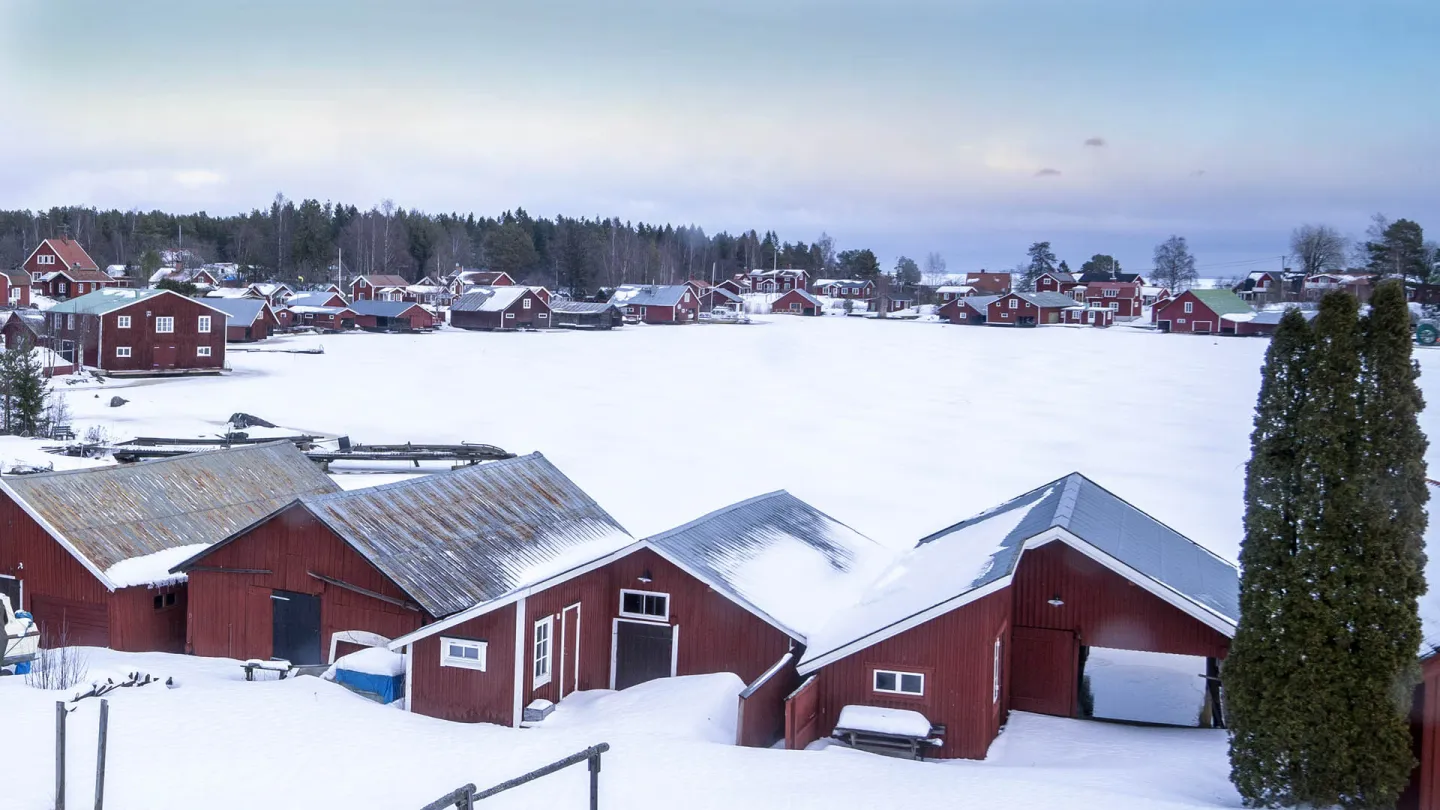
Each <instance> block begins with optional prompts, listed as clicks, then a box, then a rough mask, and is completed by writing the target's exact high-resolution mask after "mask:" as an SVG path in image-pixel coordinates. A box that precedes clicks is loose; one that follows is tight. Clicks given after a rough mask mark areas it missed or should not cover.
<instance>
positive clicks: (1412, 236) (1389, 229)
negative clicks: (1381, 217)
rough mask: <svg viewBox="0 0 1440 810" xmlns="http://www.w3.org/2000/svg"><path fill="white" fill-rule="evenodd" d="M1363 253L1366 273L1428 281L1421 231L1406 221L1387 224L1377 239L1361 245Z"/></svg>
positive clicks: (1429, 268)
mask: <svg viewBox="0 0 1440 810" xmlns="http://www.w3.org/2000/svg"><path fill="white" fill-rule="evenodd" d="M1365 252H1366V254H1367V256H1368V259H1369V261H1368V263H1367V266H1366V269H1368V270H1369V271H1370V272H1372V273H1380V274H1382V275H1386V276H1401V277H1403V278H1405V279H1406V280H1407V281H1428V280H1429V278H1430V273H1431V271H1432V270H1433V269H1434V268H1433V263H1432V261H1431V259H1430V256H1429V252H1428V251H1427V249H1426V247H1425V231H1424V230H1423V229H1422V228H1421V227H1420V224H1419V223H1417V222H1414V221H1411V220H1408V219H1397V220H1395V221H1394V222H1391V223H1389V224H1387V225H1386V226H1385V228H1384V230H1382V231H1381V232H1380V235H1379V237H1378V238H1376V239H1372V240H1371V241H1369V242H1366V243H1365Z"/></svg>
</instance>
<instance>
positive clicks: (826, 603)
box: [646, 490, 891, 640]
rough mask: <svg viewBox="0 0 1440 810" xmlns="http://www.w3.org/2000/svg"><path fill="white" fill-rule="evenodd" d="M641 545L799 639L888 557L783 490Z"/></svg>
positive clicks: (849, 597) (845, 600) (867, 580)
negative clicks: (655, 550) (780, 625)
mask: <svg viewBox="0 0 1440 810" xmlns="http://www.w3.org/2000/svg"><path fill="white" fill-rule="evenodd" d="M646 542H647V543H649V544H650V545H652V546H654V547H655V548H657V549H659V550H660V551H661V552H662V553H663V554H664V555H665V556H667V557H670V558H671V559H674V560H676V561H678V562H680V563H681V564H682V565H684V566H685V567H687V568H689V569H690V570H691V571H693V572H694V573H696V574H698V575H699V576H700V577H701V579H704V580H705V581H707V582H708V583H709V584H710V585H711V587H713V588H716V589H717V590H721V591H723V592H724V593H725V594H726V595H727V596H728V597H730V598H731V599H733V600H736V601H738V602H741V603H748V604H749V605H750V606H752V607H754V608H756V609H757V610H759V611H760V612H762V613H764V614H766V615H768V616H769V617H771V618H772V619H774V620H775V621H776V622H778V623H780V624H782V625H784V626H785V627H786V628H788V629H789V630H790V631H791V632H792V633H794V634H795V635H797V636H798V637H799V638H800V639H801V640H804V638H805V636H806V634H808V633H810V632H812V631H813V630H815V629H816V628H817V627H818V626H819V625H820V624H821V623H823V622H824V620H825V619H826V618H828V616H829V614H830V613H831V612H832V611H833V610H834V609H835V608H836V607H838V606H840V605H843V604H848V603H849V602H851V601H853V600H854V599H855V598H856V597H858V596H859V594H860V593H861V591H863V589H864V587H865V586H866V585H868V584H869V583H870V581H871V580H872V579H874V577H875V576H876V575H877V574H879V572H880V570H881V569H882V568H883V567H884V566H885V565H886V564H887V563H888V562H889V561H890V558H891V554H890V553H889V552H888V551H887V550H886V549H884V548H883V547H882V546H880V545H879V544H878V543H876V542H875V541H874V540H871V539H870V538H868V537H866V536H865V535H863V534H860V533H859V532H857V531H855V530H854V529H852V528H850V527H849V526H846V525H845V524H843V523H841V522H840V521H838V520H835V519H834V518H832V517H830V516H829V515H827V514H825V513H824V512H821V511H820V510H819V509H816V508H815V507H813V506H811V505H810V504H808V503H805V502H804V501H802V500H800V499H799V498H796V497H795V496H794V495H791V494H790V493H788V492H785V491H783V490H781V491H779V492H771V493H769V494H767V495H760V496H758V497H755V498H750V499H749V500H745V501H741V502H739V503H736V504H732V505H730V506H727V507H725V508H723V509H719V510H717V511H714V512H711V513H710V514H708V515H705V516H704V517H701V518H698V519H696V520H692V521H691V522H689V523H686V524H685V525H683V526H679V527H676V528H674V529H671V530H669V531H667V532H662V533H661V534H657V535H655V536H654V537H650V538H648V539H647V540H646Z"/></svg>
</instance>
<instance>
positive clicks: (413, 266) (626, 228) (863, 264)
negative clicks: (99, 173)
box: [0, 195, 879, 293]
mask: <svg viewBox="0 0 1440 810" xmlns="http://www.w3.org/2000/svg"><path fill="white" fill-rule="evenodd" d="M65 233H68V234H69V235H70V236H72V237H74V238H75V239H78V240H79V241H80V242H81V243H82V244H83V245H84V246H85V248H86V250H88V251H89V253H90V255H91V256H92V257H93V258H94V259H95V261H96V262H98V263H99V264H100V265H101V266H102V267H103V266H106V265H127V266H129V267H131V268H133V271H132V273H131V275H134V276H137V277H148V276H149V274H150V273H151V272H153V271H154V269H155V268H157V267H160V266H162V264H163V263H164V259H165V258H166V254H165V251H170V250H176V249H180V250H183V251H184V252H185V255H187V256H188V257H189V260H190V262H191V263H198V262H228V263H235V264H238V265H241V267H242V274H244V276H245V280H247V281H248V280H261V279H270V278H273V279H280V280H287V281H297V280H305V281H325V280H333V279H334V278H335V276H336V267H337V261H343V269H344V274H345V275H346V276H347V277H348V276H353V275H357V274H362V273H389V274H394V275H400V276H404V277H405V278H407V279H410V280H411V281H415V280H418V279H420V278H422V277H424V276H426V275H435V274H441V275H443V274H445V273H448V272H449V271H451V270H452V269H453V268H454V267H455V266H456V265H460V266H463V267H467V268H482V267H483V268H488V269H491V270H502V271H504V272H507V273H509V274H510V275H511V276H513V277H514V278H516V279H517V280H520V281H522V282H530V283H536V284H544V285H546V286H550V287H552V288H557V289H565V290H572V291H575V292H581V293H588V292H592V291H594V290H595V289H597V288H600V287H613V286H615V285H618V284H625V283H652V282H653V283H660V284H664V283H674V282H679V281H683V280H684V279H687V278H703V279H710V278H712V277H713V278H717V279H718V278H725V277H728V276H730V275H732V274H734V273H737V272H741V271H744V270H748V269H751V268H756V267H774V266H778V267H782V268H783V267H796V268H802V269H805V270H807V271H810V272H811V273H822V274H823V273H832V272H835V273H861V274H864V273H868V274H875V273H878V272H879V266H878V263H877V262H876V260H875V254H874V253H873V252H871V251H869V250H853V251H844V252H842V253H840V254H837V253H836V251H835V242H834V240H833V239H831V238H830V237H829V236H828V235H825V234H821V235H820V237H819V238H818V239H816V240H815V242H813V243H806V242H804V241H797V242H788V241H781V240H780V238H779V236H778V235H777V234H776V233H775V232H774V231H767V232H765V233H763V234H761V233H759V232H757V231H754V230H751V231H746V232H745V233H742V234H738V235H732V234H729V233H725V232H721V233H716V234H707V233H706V232H705V231H704V230H703V229H701V228H699V227H695V226H689V225H687V226H681V227H676V226H674V225H668V224H667V225H652V224H647V223H643V222H640V223H632V222H628V221H621V220H620V219H617V218H597V219H571V218H568V217H556V218H554V219H548V218H544V217H533V216H531V215H530V214H529V213H527V212H526V211H525V210H524V209H522V208H517V209H515V210H514V211H506V212H504V213H503V214H500V215H499V216H495V217H487V216H476V215H475V214H455V213H452V214H429V213H426V212H423V211H419V210H414V209H405V208H401V207H398V206H396V205H395V204H394V203H393V202H391V201H389V200H386V201H384V202H382V203H381V204H380V205H377V206H373V207H371V208H370V209H368V210H362V209H360V208H359V207H357V206H355V205H349V204H343V203H330V202H324V203H322V202H319V201H317V200H309V199H307V200H301V201H300V202H298V203H297V202H296V201H294V200H290V199H286V198H285V197H284V196H283V195H277V196H276V198H275V200H274V201H273V202H272V203H271V205H270V206H269V207H268V208H265V209H259V208H257V209H255V210H252V211H251V212H250V213H248V214H236V215H232V216H211V215H209V214H206V213H205V212H203V211H202V212H200V213H196V214H170V213H166V212H163V211H151V212H148V213H146V212H141V211H119V210H113V209H112V210H108V211H100V210H97V209H94V208H84V207H78V206H76V207H64V208H52V209H50V210H48V211H38V212H37V211H0V266H5V267H13V266H15V265H18V264H19V263H21V262H23V261H24V259H25V257H26V256H28V255H29V252H30V250H32V249H33V248H34V246H35V245H36V244H37V243H38V242H39V241H40V240H41V239H44V238H49V237H55V236H60V235H62V234H65ZM342 256H343V259H341V257H342Z"/></svg>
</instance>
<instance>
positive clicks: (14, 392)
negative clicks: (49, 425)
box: [0, 339, 46, 436]
mask: <svg viewBox="0 0 1440 810" xmlns="http://www.w3.org/2000/svg"><path fill="white" fill-rule="evenodd" d="M34 348H35V346H34V344H33V343H31V342H30V341H29V340H27V339H22V340H21V341H20V342H19V343H18V344H17V345H16V346H15V348H13V349H10V350H8V351H5V352H4V353H3V354H0V398H3V400H4V403H3V407H0V411H3V413H4V417H5V431H6V432H7V433H13V434H17V435H21V436H34V435H37V434H38V433H39V432H40V430H41V428H42V427H44V421H45V420H44V417H45V393H46V390H45V389H46V381H45V369H44V367H43V366H42V365H41V364H40V361H39V360H38V359H37V358H36V357H35V354H34V352H33V349H34Z"/></svg>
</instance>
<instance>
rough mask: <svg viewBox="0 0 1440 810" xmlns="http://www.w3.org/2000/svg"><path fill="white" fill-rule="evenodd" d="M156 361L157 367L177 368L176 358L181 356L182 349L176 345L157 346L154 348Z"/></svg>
mask: <svg viewBox="0 0 1440 810" xmlns="http://www.w3.org/2000/svg"><path fill="white" fill-rule="evenodd" d="M153 351H154V353H155V354H154V357H155V360H154V363H155V367H156V368H175V365H176V363H175V361H176V358H178V357H179V356H180V350H179V349H178V348H176V347H174V346H156V347H155V348H154V350H153Z"/></svg>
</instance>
